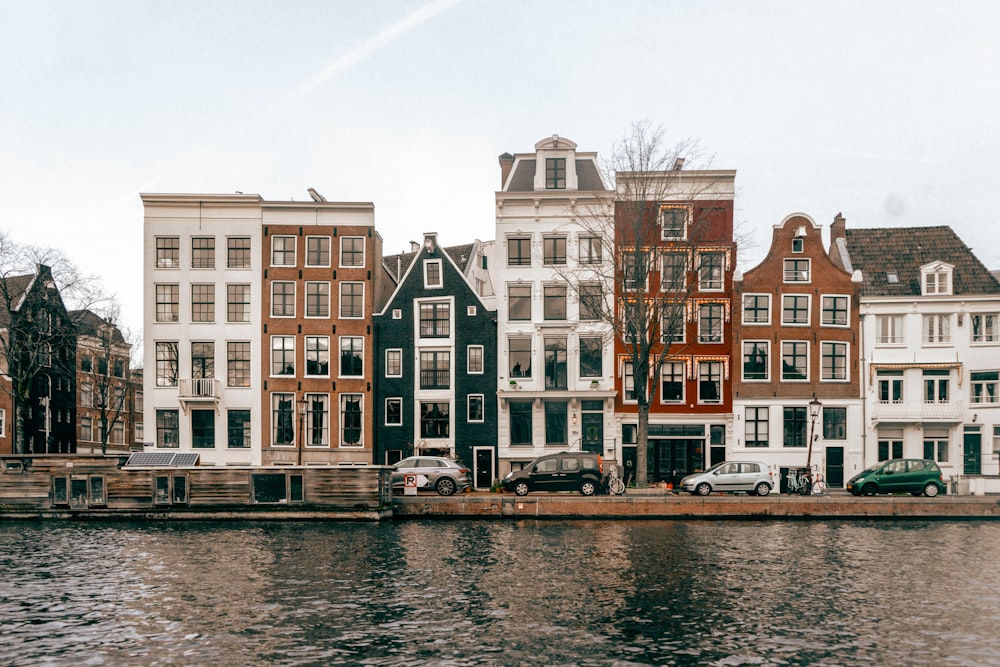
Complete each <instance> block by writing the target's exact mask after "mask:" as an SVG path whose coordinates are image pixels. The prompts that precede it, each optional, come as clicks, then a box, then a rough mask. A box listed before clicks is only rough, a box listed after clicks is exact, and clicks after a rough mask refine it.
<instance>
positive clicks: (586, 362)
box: [580, 336, 604, 378]
mask: <svg viewBox="0 0 1000 667" xmlns="http://www.w3.org/2000/svg"><path fill="white" fill-rule="evenodd" d="M603 357H604V341H603V340H602V339H601V338H590V337H587V338H584V337H582V336H581V337H580V377H582V378H599V377H601V376H602V375H604V364H603Z"/></svg>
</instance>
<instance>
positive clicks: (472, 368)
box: [466, 345, 484, 375]
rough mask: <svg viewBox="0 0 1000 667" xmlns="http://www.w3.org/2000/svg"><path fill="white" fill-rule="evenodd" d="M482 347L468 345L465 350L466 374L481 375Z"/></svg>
mask: <svg viewBox="0 0 1000 667" xmlns="http://www.w3.org/2000/svg"><path fill="white" fill-rule="evenodd" d="M483 355H484V348H483V346H482V345H470V346H468V347H467V348H466V372H467V373H472V374H477V375H481V374H482V373H483Z"/></svg>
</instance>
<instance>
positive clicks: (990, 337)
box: [969, 313, 1000, 343]
mask: <svg viewBox="0 0 1000 667" xmlns="http://www.w3.org/2000/svg"><path fill="white" fill-rule="evenodd" d="M969 319H971V320H972V342H973V343H995V342H997V341H998V340H1000V338H997V314H996V313H973V314H972V315H970V316H969Z"/></svg>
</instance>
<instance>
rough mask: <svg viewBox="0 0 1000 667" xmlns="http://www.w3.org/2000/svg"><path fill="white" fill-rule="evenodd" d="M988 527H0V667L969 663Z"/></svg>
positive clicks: (984, 643) (981, 649) (998, 545)
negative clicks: (80, 666)
mask: <svg viewBox="0 0 1000 667" xmlns="http://www.w3.org/2000/svg"><path fill="white" fill-rule="evenodd" d="M997 553H1000V523H990V522H954V523H939V522H927V523H923V522H846V521H845V522H772V523H769V522H729V521H718V522H709V521H702V522H685V521H634V522H610V521H607V522H600V521H597V522H590V521H573V522H556V521H544V522H532V521H520V522H514V521H510V522H508V521H492V520H491V521H478V522H477V521H454V522H405V523H382V524H345V523H291V524H283V523H235V524H233V523H230V524H222V523H186V524H96V525H94V524H70V523H45V524H41V523H30V524H20V523H14V524H11V523H8V524H4V525H0V571H2V572H3V577H2V580H0V623H2V624H3V634H2V638H0V664H4V665H7V664H10V665H49V664H71V663H83V664H88V665H91V664H92V665H205V664H212V665H247V664H261V665H332V664H351V665H359V664H360V665H538V664H557V665H671V664H673V665H695V664H712V665H840V664H850V663H858V662H862V663H869V664H880V665H916V664H939V665H947V664H954V665H989V664H1000V654H998V653H997V651H996V649H995V643H996V641H995V637H996V633H997V628H998V627H1000V567H998V564H1000V563H998V557H997Z"/></svg>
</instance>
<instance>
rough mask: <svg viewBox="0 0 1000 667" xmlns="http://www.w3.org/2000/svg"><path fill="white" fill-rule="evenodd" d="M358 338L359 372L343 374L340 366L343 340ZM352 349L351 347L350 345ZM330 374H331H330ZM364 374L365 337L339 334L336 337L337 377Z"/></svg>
mask: <svg viewBox="0 0 1000 667" xmlns="http://www.w3.org/2000/svg"><path fill="white" fill-rule="evenodd" d="M355 339H356V340H360V341H361V372H360V373H359V374H357V375H343V374H342V373H343V367H342V366H341V363H340V360H341V358H342V357H343V354H344V341H345V340H355ZM352 351H353V347H352ZM331 375H332V374H331ZM364 376H365V337H364V336H340V337H339V338H338V339H337V377H338V378H363V377H364Z"/></svg>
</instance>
